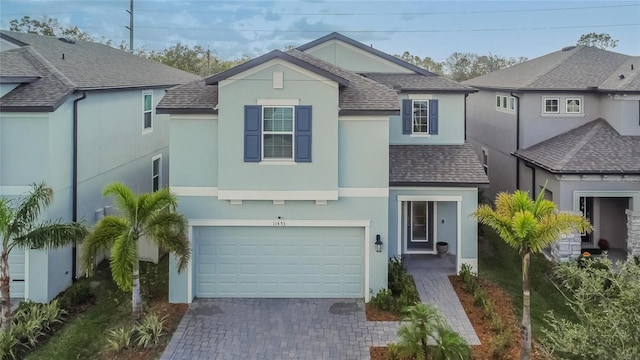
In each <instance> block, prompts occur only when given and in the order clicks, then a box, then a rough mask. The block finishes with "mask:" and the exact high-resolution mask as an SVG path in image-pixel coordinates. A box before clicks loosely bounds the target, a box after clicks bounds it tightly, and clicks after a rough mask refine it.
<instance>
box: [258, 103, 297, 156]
mask: <svg viewBox="0 0 640 360" xmlns="http://www.w3.org/2000/svg"><path fill="white" fill-rule="evenodd" d="M262 111H263V113H262V119H263V120H262V121H263V126H262V128H263V131H262V140H263V141H262V144H263V148H262V158H263V159H287V160H290V159H293V106H265V107H263V108H262Z"/></svg>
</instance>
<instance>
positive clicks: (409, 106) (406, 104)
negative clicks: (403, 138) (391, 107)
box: [402, 99, 413, 134]
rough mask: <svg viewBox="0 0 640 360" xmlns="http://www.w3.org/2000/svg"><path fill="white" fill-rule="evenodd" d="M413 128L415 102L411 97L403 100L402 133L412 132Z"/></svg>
mask: <svg viewBox="0 0 640 360" xmlns="http://www.w3.org/2000/svg"><path fill="white" fill-rule="evenodd" d="M412 128H413V102H412V101H411V99H403V100H402V133H403V134H411V133H412V132H413V131H412Z"/></svg>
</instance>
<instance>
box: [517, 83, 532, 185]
mask: <svg viewBox="0 0 640 360" xmlns="http://www.w3.org/2000/svg"><path fill="white" fill-rule="evenodd" d="M511 96H513V97H514V98H516V100H517V101H518V104H517V105H516V151H518V150H520V97H519V96H518V95H516V94H514V93H513V92H511ZM534 176H535V173H534ZM516 189H518V190H519V189H520V158H518V157H516Z"/></svg>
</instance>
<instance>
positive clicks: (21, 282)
mask: <svg viewBox="0 0 640 360" xmlns="http://www.w3.org/2000/svg"><path fill="white" fill-rule="evenodd" d="M0 50H1V51H0V196H2V197H7V198H12V197H16V196H20V195H22V194H25V193H26V192H28V191H29V190H30V188H31V187H30V185H31V184H33V183H39V182H45V183H46V184H47V185H49V186H51V187H52V188H53V191H54V201H53V203H52V204H51V206H49V207H48V208H47V209H46V210H45V211H44V212H43V214H42V219H43V220H47V219H50V220H56V219H61V220H64V221H69V220H77V221H80V220H84V221H86V223H87V225H89V226H90V225H92V224H93V223H95V221H96V220H98V219H99V218H100V217H102V216H103V215H104V213H105V211H106V212H108V211H109V209H112V208H111V203H110V200H108V199H104V198H103V197H102V189H103V188H104V186H105V185H106V184H108V183H110V182H113V181H120V182H123V183H125V184H126V185H128V186H129V187H131V188H132V189H133V190H134V191H138V192H149V191H153V190H155V189H158V188H159V187H163V186H168V179H169V172H168V169H169V168H168V160H169V158H168V155H169V153H168V145H169V136H168V130H169V123H168V116H167V115H159V114H155V106H156V105H157V104H158V102H159V101H160V99H162V97H163V96H164V92H165V89H167V88H169V87H172V86H175V85H177V84H182V83H186V82H190V81H193V80H197V79H199V77H198V76H195V75H192V74H188V73H186V72H183V71H180V70H177V69H173V68H171V67H168V66H165V65H162V64H159V63H156V62H154V61H151V60H147V59H143V58H140V57H138V56H134V55H132V54H128V53H126V52H123V51H120V50H117V49H114V48H111V47H109V46H105V45H102V44H96V43H90V42H83V41H72V40H68V39H57V38H55V37H48V36H40V35H34V34H25V33H15V32H9V31H0ZM141 251H142V256H143V257H145V256H148V257H150V258H154V257H155V258H157V256H158V254H157V252H158V250H157V248H149V247H147V248H144V247H143V248H141ZM154 252H155V254H154ZM79 254H80V252H79V251H77V249H76V247H68V248H63V249H53V250H41V249H19V248H14V249H13V250H12V251H11V253H10V259H9V270H10V277H11V297H12V298H18V299H29V300H34V301H40V302H45V301H49V300H51V299H52V298H53V297H55V296H56V295H57V294H58V293H59V292H61V291H62V290H64V289H65V288H66V287H67V286H69V285H70V284H71V282H72V276H73V275H74V274H77V275H82V273H83V272H82V269H80V267H79V266H76V264H78V263H79V261H78V260H79Z"/></svg>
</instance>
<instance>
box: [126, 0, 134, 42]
mask: <svg viewBox="0 0 640 360" xmlns="http://www.w3.org/2000/svg"><path fill="white" fill-rule="evenodd" d="M125 11H126V12H128V13H129V26H125V28H127V29H129V52H130V53H132V54H133V0H129V10H125Z"/></svg>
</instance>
